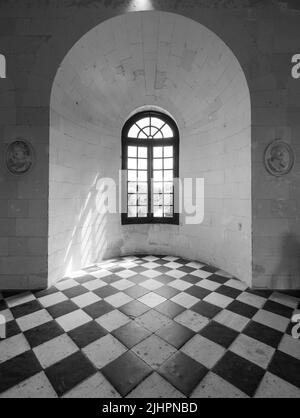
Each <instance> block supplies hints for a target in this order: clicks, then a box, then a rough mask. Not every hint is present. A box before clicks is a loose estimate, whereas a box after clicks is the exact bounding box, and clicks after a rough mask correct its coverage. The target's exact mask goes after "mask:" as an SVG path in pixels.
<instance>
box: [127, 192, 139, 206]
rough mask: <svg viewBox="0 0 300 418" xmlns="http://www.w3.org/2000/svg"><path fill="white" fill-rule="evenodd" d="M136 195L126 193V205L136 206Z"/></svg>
mask: <svg viewBox="0 0 300 418" xmlns="http://www.w3.org/2000/svg"><path fill="white" fill-rule="evenodd" d="M136 200H137V195H136V194H129V195H128V206H136Z"/></svg>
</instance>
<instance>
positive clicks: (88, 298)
mask: <svg viewBox="0 0 300 418" xmlns="http://www.w3.org/2000/svg"><path fill="white" fill-rule="evenodd" d="M71 300H72V302H74V303H75V304H76V305H77V306H79V308H84V307H85V306H89V305H92V304H93V303H96V302H99V301H100V300H101V298H100V297H99V296H97V295H96V294H95V293H93V292H87V293H84V294H83V295H79V296H76V297H75V298H72V299H71Z"/></svg>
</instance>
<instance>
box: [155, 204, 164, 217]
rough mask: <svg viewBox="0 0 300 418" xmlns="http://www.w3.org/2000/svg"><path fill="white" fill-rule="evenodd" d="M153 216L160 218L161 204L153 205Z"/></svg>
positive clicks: (161, 213)
mask: <svg viewBox="0 0 300 418" xmlns="http://www.w3.org/2000/svg"><path fill="white" fill-rule="evenodd" d="M153 216H154V217H155V218H162V216H163V208H162V206H154V207H153Z"/></svg>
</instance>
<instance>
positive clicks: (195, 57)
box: [48, 11, 252, 284]
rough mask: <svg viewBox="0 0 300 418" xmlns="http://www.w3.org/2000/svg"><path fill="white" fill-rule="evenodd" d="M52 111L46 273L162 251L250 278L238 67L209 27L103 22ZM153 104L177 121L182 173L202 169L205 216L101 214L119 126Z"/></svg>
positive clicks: (246, 110) (145, 17)
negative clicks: (138, 219)
mask: <svg viewBox="0 0 300 418" xmlns="http://www.w3.org/2000/svg"><path fill="white" fill-rule="evenodd" d="M50 106H51V110H50V119H51V120H50V189H49V260H48V261H49V262H48V266H49V279H50V282H53V281H55V280H57V279H58V278H60V277H62V275H64V274H66V273H67V272H68V271H70V270H74V269H78V268H81V267H83V266H84V265H87V264H90V263H93V262H95V261H99V260H101V259H102V258H106V257H110V256H115V255H120V254H129V253H135V252H139V253H145V252H146V253H151V254H155V253H157V254H158V253H160V254H162V253H163V254H172V255H180V256H182V257H185V258H190V259H197V260H203V261H205V262H207V263H211V264H213V265H215V266H217V267H219V268H222V269H224V270H226V271H228V272H229V273H231V274H233V275H235V276H236V277H238V278H239V279H241V280H244V281H245V282H247V283H248V284H251V257H252V254H251V106H250V94H249V90H248V86H247V82H246V79H245V76H244V73H243V71H242V68H241V66H240V64H239V62H238V61H237V59H236V57H235V56H234V54H233V53H232V51H231V50H230V49H229V48H228V46H227V45H226V44H225V43H224V42H223V41H222V40H221V39H220V38H219V37H218V36H217V35H216V34H214V33H213V32H212V31H211V30H209V29H207V28H206V27H204V26H203V25H201V24H199V23H197V22H195V21H193V20H191V19H188V18H186V17H183V16H180V15H176V14H172V13H167V12H156V11H155V12H154V11H151V12H135V13H130V14H125V15H121V16H118V17H114V18H112V19H109V20H107V21H105V22H103V23H101V24H100V25H98V26H96V27H95V28H94V29H92V30H91V31H90V32H88V33H87V34H86V35H84V36H83V37H82V38H81V39H80V40H79V41H78V42H77V43H76V44H75V45H74V46H73V47H72V49H71V50H70V51H69V53H68V54H67V56H66V57H65V59H64V60H63V62H62V63H61V65H60V67H59V69H58V72H57V75H56V77H55V80H54V83H53V88H52V94H51V104H50ZM151 107H153V108H159V109H163V111H165V112H166V113H168V114H169V115H171V116H172V117H173V118H174V120H176V122H177V124H178V128H179V130H180V139H181V142H180V143H181V146H180V156H179V159H180V178H181V179H184V178H193V179H195V178H204V181H205V212H204V213H205V217H204V221H203V222H202V223H201V224H197V225H188V224H186V223H185V214H182V215H181V222H180V225H179V226H174V225H127V226H122V225H121V216H120V214H118V213H117V214H101V211H100V210H99V209H100V208H101V205H102V204H103V202H102V200H101V199H103V195H102V193H101V191H99V180H100V179H101V178H103V177H109V178H112V179H114V180H116V182H117V181H118V177H119V170H120V169H121V130H122V127H123V125H124V123H125V122H126V120H127V119H128V118H129V117H130V116H131V115H132V114H134V113H135V112H137V111H139V110H140V109H150V108H151Z"/></svg>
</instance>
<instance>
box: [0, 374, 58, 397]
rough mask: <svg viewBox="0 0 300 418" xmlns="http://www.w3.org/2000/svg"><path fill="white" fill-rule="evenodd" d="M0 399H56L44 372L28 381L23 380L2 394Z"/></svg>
mask: <svg viewBox="0 0 300 418" xmlns="http://www.w3.org/2000/svg"><path fill="white" fill-rule="evenodd" d="M0 398H6V399H7V398H14V399H16V398H19V399H20V398H22V399H25V398H26V399H28V398H42V399H44V398H57V394H56V392H55V390H54V389H53V387H52V386H51V384H50V382H49V380H48V378H47V376H46V375H45V373H44V372H40V373H38V374H36V375H34V376H32V377H30V378H29V379H26V380H24V381H23V382H21V383H19V384H18V385H16V386H14V387H12V388H11V389H9V390H7V391H6V392H3V393H2V394H1V395H0Z"/></svg>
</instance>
